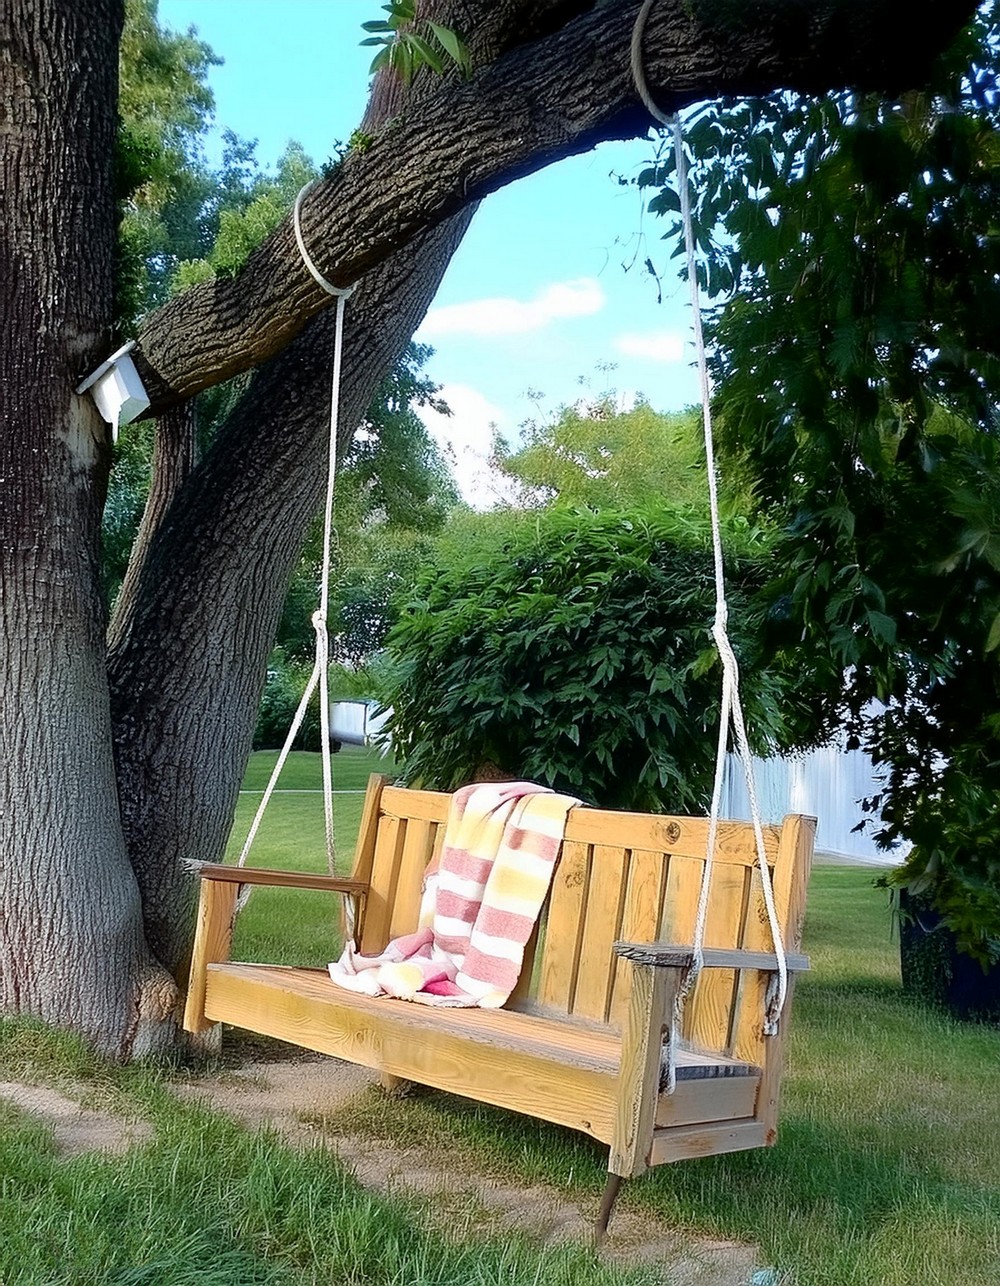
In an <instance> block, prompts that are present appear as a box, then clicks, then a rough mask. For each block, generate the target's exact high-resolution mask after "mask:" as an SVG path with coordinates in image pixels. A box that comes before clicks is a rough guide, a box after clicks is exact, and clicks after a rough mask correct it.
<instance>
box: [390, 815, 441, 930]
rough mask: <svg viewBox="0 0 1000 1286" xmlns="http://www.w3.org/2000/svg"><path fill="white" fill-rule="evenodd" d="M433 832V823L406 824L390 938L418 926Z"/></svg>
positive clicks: (417, 821) (414, 822) (391, 916)
mask: <svg viewBox="0 0 1000 1286" xmlns="http://www.w3.org/2000/svg"><path fill="white" fill-rule="evenodd" d="M434 829H435V824H434V823H433V822H428V821H425V820H423V819H420V820H416V821H409V822H407V823H406V832H405V835H404V838H403V851H402V854H401V856H400V860H399V871H398V873H397V876H396V890H395V893H394V895H393V899H392V913H391V915H390V917H389V937H390V939H391V938H398V937H400V936H401V935H402V934H404V933H412V932H413V930H414V929H415V928H416V927H417V918H418V913H419V910H420V898H421V889H422V886H423V881H424V872H425V871H426V870H427V864H428V862H429V861H430V859H431V850H432V848H433V846H434Z"/></svg>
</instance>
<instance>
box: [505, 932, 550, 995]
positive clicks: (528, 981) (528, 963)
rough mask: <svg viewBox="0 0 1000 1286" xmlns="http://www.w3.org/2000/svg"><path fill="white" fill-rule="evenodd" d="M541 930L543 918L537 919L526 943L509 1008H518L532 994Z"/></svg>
mask: <svg viewBox="0 0 1000 1286" xmlns="http://www.w3.org/2000/svg"><path fill="white" fill-rule="evenodd" d="M540 932H541V919H540V918H539V919H538V920H536V921H535V923H534V926H533V927H532V930H531V933H530V934H529V935H528V941H527V942H526V943H525V944H524V955H523V957H522V959H521V972H520V973H519V974H518V976H517V982H516V983H515V984H514V990H513V991H512V992H511V993H510V995H509V996H508V997H507V1006H506V1007H507V1008H508V1009H517V1007H518V1005H520V1004H522V1003H524V1002H525V1001H527V1000H528V999H529V997H530V996H531V991H532V984H533V982H534V973H535V957H536V955H537V953H538V942H539V937H540Z"/></svg>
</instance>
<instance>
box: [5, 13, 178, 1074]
mask: <svg viewBox="0 0 1000 1286" xmlns="http://www.w3.org/2000/svg"><path fill="white" fill-rule="evenodd" d="M4 22H5V27H6V31H5V37H6V38H5V40H4V41H3V42H0V120H2V121H3V122H4V127H3V129H2V130H0V199H2V202H3V210H2V219H0V319H2V320H0V326H2V328H3V329H2V334H0V387H2V389H3V406H2V415H3V426H2V433H0V640H2V646H3V666H4V694H3V700H2V702H0V1007H2V1008H3V1009H5V1010H14V1011H22V1012H29V1013H32V1014H35V1015H37V1016H39V1017H41V1018H44V1019H47V1020H49V1021H51V1022H55V1023H59V1024H64V1025H67V1026H72V1027H74V1028H76V1029H77V1030H79V1031H82V1032H84V1033H85V1034H87V1035H88V1036H89V1037H90V1038H91V1039H93V1040H94V1041H95V1043H97V1044H98V1045H100V1046H101V1047H102V1048H104V1049H105V1050H107V1051H108V1052H111V1053H113V1054H118V1055H120V1054H124V1053H126V1052H128V1051H130V1050H131V1051H134V1050H135V1049H136V1048H137V1047H139V1046H140V1045H142V1044H147V1043H149V1041H150V1039H152V1038H154V1036H155V1029H156V1027H157V1025H158V1024H157V1021H156V1020H157V1019H158V1018H159V1017H161V1016H162V1013H163V1010H164V1009H169V1008H170V1007H171V1004H172V998H171V995H170V988H169V986H167V987H166V988H165V989H161V987H160V984H162V983H163V982H164V980H163V978H162V976H161V975H158V973H157V971H156V969H155V967H154V965H153V963H152V961H151V960H150V958H149V956H148V953H147V951H146V949H145V945H144V941H143V934H142V919H141V904H140V897H139V889H138V886H137V884H136V881H135V878H134V876H133V873H132V870H131V867H130V864H129V861H128V855H127V852H126V848H125V843H124V837H123V834H122V829H121V825H120V821H119V816H118V801H117V791H116V784H115V774H114V762H113V757H112V741H111V723H110V710H109V697H108V685H107V677H106V671H105V657H104V620H103V607H102V601H101V591H100V581H99V575H98V557H99V523H100V513H101V506H102V503H103V498H104V491H105V486H106V481H107V471H108V466H109V461H110V447H109V441H108V426H107V425H106V424H104V422H103V421H102V420H101V418H100V416H99V415H98V414H97V412H96V410H95V408H94V406H93V403H92V401H91V399H90V398H89V397H78V396H75V395H74V393H73V389H74V386H75V385H76V383H77V382H78V381H79V379H80V377H81V376H82V375H84V374H86V372H87V370H88V368H89V367H91V366H93V365H96V364H97V362H98V361H99V360H100V358H101V357H102V356H103V355H104V354H105V353H106V351H107V348H106V346H107V343H108V340H109V325H110V319H111V307H112V289H113V270H114V255H115V217H114V191H113V164H114V149H115V130H116V124H117V120H116V110H115V104H116V90H117V84H116V78H117V46H118V39H119V32H120V28H121V22H122V13H121V3H120V0H86V3H84V2H83V0H7V12H6V14H5V17H4ZM149 1018H152V1019H153V1021H152V1023H150V1022H148V1021H147V1020H148V1019H149Z"/></svg>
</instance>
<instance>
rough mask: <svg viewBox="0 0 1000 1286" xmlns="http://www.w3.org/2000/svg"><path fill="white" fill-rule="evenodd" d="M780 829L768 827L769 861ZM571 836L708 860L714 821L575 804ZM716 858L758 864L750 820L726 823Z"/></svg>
mask: <svg viewBox="0 0 1000 1286" xmlns="http://www.w3.org/2000/svg"><path fill="white" fill-rule="evenodd" d="M779 830H780V828H779V827H776V826H765V828H764V843H765V849H766V851H767V854H768V860H769V861H773V860H774V858H775V857H776V856H777V852H778V837H779ZM566 839H568V840H571V841H574V842H577V843H581V844H603V845H606V846H608V847H611V848H641V849H649V850H650V851H652V852H660V853H670V854H676V855H678V856H680V857H691V858H697V859H698V860H699V861H703V860H704V857H705V852H706V849H707V846H708V822H707V820H705V819H704V818H700V817H669V816H658V815H654V814H647V813H617V812H613V811H611V810H606V809H600V808H574V809H573V810H572V812H571V813H570V814H569V817H568V818H567V819H566ZM716 861H718V862H722V863H725V862H733V863H736V864H737V865H740V866H752V865H753V863H754V862H755V861H756V855H755V849H754V846H753V833H752V831H751V829H750V827H749V826H747V824H746V823H745V822H728V821H726V822H721V823H720V825H719V833H718V847H717V852H716Z"/></svg>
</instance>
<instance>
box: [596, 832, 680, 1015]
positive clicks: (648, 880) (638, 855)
mask: <svg viewBox="0 0 1000 1286" xmlns="http://www.w3.org/2000/svg"><path fill="white" fill-rule="evenodd" d="M669 860H670V859H669V857H668V856H667V855H666V854H664V853H650V852H648V851H646V850H643V849H636V850H634V851H633V852H632V854H631V855H630V858H629V864H628V888H627V889H626V891H625V906H624V909H623V912H622V917H621V932H622V937H623V938H626V939H627V940H628V941H629V942H653V941H655V940H656V938H657V937H658V936H659V933H660V917H661V916H662V914H663V894H664V890H665V888H666V883H667V872H668V869H669ZM631 985H632V970H631V968H630V967H629V966H628V965H626V964H625V963H624V962H623V961H622V960H620V959H619V960H616V961H615V962H614V975H613V977H612V982H611V1004H610V1006H609V1009H608V1021H609V1022H610V1023H611V1024H612V1026H614V1027H621V1026H622V1024H623V1022H624V1020H625V1012H626V1010H627V1008H628V1003H629V991H630V989H631Z"/></svg>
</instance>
